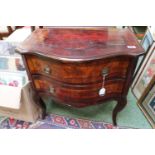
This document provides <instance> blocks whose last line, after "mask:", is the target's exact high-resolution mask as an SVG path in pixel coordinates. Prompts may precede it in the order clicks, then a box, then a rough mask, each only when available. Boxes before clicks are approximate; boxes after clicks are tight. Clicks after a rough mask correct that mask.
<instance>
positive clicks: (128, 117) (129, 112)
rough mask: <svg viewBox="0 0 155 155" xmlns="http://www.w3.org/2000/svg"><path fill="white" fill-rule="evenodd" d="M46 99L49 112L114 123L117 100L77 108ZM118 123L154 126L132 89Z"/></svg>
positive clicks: (122, 124)
mask: <svg viewBox="0 0 155 155" xmlns="http://www.w3.org/2000/svg"><path fill="white" fill-rule="evenodd" d="M44 100H45V102H47V111H48V113H53V114H59V115H65V116H70V117H75V118H85V119H91V120H96V121H104V122H109V123H112V118H111V115H112V110H113V108H114V107H115V105H116V102H115V101H109V102H107V103H106V104H100V105H97V106H90V107H86V108H81V109H77V108H71V107H64V106H62V105H58V104H56V103H54V102H51V100H50V99H44ZM117 123H118V125H119V126H126V127H133V128H142V129H149V128H152V127H151V126H150V124H149V122H148V121H147V120H146V118H145V116H144V115H143V113H142V112H141V110H140V109H139V108H138V106H137V104H136V99H135V97H134V96H133V94H132V92H131V91H129V94H128V104H127V106H126V107H125V108H124V109H123V110H122V111H121V112H120V113H119V114H118V117H117Z"/></svg>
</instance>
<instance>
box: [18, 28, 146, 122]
mask: <svg viewBox="0 0 155 155" xmlns="http://www.w3.org/2000/svg"><path fill="white" fill-rule="evenodd" d="M17 51H18V52H19V53H21V54H22V56H23V60H24V63H25V66H26V68H27V72H28V75H29V79H30V80H31V81H32V84H33V88H34V90H35V91H36V93H37V94H38V98H39V99H38V100H39V101H40V102H41V105H44V103H43V102H42V100H41V98H40V97H41V96H43V95H45V96H51V97H52V99H53V100H54V101H56V102H58V103H60V104H64V105H69V106H73V107H86V106H90V105H95V104H99V103H103V102H104V101H105V100H117V105H116V107H115V108H114V110H113V116H112V117H113V122H114V125H116V116H117V113H118V112H119V111H121V110H122V109H123V108H124V107H125V105H126V104H127V100H126V96H127V93H128V89H129V87H130V84H131V82H132V75H133V73H134V70H135V66H136V63H137V59H138V56H140V55H142V54H143V53H144V50H143V49H142V47H141V46H140V45H139V43H138V42H137V40H136V38H135V36H134V35H133V34H132V33H131V32H130V31H129V30H127V29H124V30H117V29H112V28H102V27H91V28H90V27H89V28H87V27H83V28H80V27H73V28H67V27H65V28H44V29H38V30H36V31H34V32H33V33H32V34H31V35H30V36H29V37H28V38H27V39H26V40H25V41H24V42H23V43H22V44H21V45H20V46H19V47H18V48H17ZM43 107H45V106H43ZM44 112H45V110H44Z"/></svg>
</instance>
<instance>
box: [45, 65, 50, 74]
mask: <svg viewBox="0 0 155 155" xmlns="http://www.w3.org/2000/svg"><path fill="white" fill-rule="evenodd" d="M43 71H44V73H46V74H50V73H51V69H50V67H49V66H45V67H44V69H43Z"/></svg>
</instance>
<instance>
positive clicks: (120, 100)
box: [112, 97, 127, 126]
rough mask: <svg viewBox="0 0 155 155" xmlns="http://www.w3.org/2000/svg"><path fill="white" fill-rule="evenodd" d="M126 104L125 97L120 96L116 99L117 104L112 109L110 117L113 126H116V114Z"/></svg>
mask: <svg viewBox="0 0 155 155" xmlns="http://www.w3.org/2000/svg"><path fill="white" fill-rule="evenodd" d="M126 104H127V98H126V97H121V98H120V99H118V102H117V105H116V107H115V108H114V110H113V114H112V119H113V124H114V125H115V126H117V122H116V119H117V114H118V113H119V112H120V111H121V110H122V109H123V108H124V107H125V106H126Z"/></svg>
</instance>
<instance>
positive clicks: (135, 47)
mask: <svg viewBox="0 0 155 155" xmlns="http://www.w3.org/2000/svg"><path fill="white" fill-rule="evenodd" d="M17 51H18V52H20V53H22V54H24V53H36V54H39V55H44V56H47V57H51V58H54V59H61V60H70V61H79V60H81V61H82V60H94V59H100V58H104V57H109V56H117V55H131V56H137V55H141V54H143V53H144V50H143V48H142V47H141V45H140V44H139V43H138V41H137V39H136V37H135V35H134V34H133V33H132V32H130V31H129V30H128V29H114V28H110V27H108V28H103V27H83V28H78V27H73V28H67V27H65V28H43V29H37V30H35V31H34V32H33V33H32V34H31V35H30V36H29V37H28V38H27V39H26V40H25V41H24V42H23V43H22V44H21V45H20V46H19V47H18V48H17Z"/></svg>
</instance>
